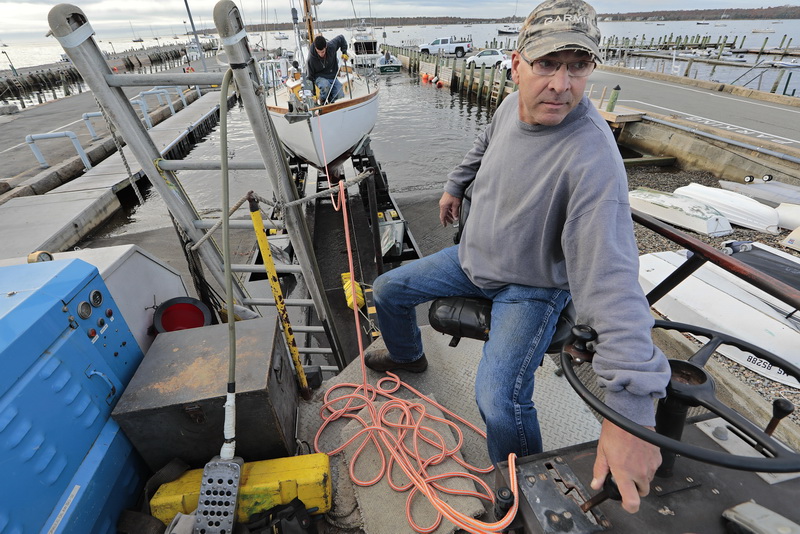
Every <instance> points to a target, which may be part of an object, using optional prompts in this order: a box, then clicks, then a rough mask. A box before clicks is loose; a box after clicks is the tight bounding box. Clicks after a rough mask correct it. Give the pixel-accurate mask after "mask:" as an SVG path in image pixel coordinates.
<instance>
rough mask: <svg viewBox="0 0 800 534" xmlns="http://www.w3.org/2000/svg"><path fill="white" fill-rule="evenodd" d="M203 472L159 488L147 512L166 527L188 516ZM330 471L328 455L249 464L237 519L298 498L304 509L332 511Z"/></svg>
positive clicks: (195, 472)
mask: <svg viewBox="0 0 800 534" xmlns="http://www.w3.org/2000/svg"><path fill="white" fill-rule="evenodd" d="M202 477H203V470H202V469H195V470H192V471H187V472H186V473H184V474H183V475H182V476H181V477H180V478H178V479H177V480H175V481H173V482H169V483H167V484H164V485H162V486H161V487H160V488H159V489H158V491H157V492H156V494H155V495H153V498H152V499H151V500H150V511H151V513H152V514H153V516H154V517H156V518H158V519H159V520H160V521H161V522H162V523H164V524H165V525H169V523H170V522H171V521H172V520H173V519H174V518H175V516H176V515H177V514H178V513H182V514H189V513H191V512H193V511H194V510H195V509H196V508H197V501H198V499H199V497H200V485H201V482H202ZM331 491H332V490H331V469H330V460H329V458H328V455H327V454H307V455H304V456H293V457H290V458H278V459H275V460H263V461H260V462H248V463H246V464H244V469H242V480H241V485H240V487H239V510H238V512H237V516H236V519H237V521H240V522H246V521H247V520H248V518H249V517H250V516H252V515H254V514H256V513H258V512H263V511H264V510H269V509H270V508H272V507H274V506H278V505H279V504H288V503H289V502H290V501H291V500H292V499H294V498H295V497H297V498H298V499H300V500H301V501H303V504H304V505H305V507H306V508H307V509H310V508H314V507H316V508H319V510H317V511H316V512H315V513H325V512H327V511H328V510H330V508H331V502H332V496H331Z"/></svg>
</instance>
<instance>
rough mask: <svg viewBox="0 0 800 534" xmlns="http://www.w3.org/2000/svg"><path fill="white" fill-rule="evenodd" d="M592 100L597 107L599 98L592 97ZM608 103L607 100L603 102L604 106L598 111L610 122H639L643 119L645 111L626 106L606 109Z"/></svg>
mask: <svg viewBox="0 0 800 534" xmlns="http://www.w3.org/2000/svg"><path fill="white" fill-rule="evenodd" d="M591 101H592V103H593V104H594V105H595V107H597V104H598V102H599V99H596V98H592V99H591ZM607 103H608V101H607V100H606V101H605V102H603V107H602V108H598V110H597V111H599V112H600V115H601V116H602V117H603V118H604V119H605V120H606V121H608V122H610V123H614V124H622V123H625V122H638V121H640V120H642V116H643V115H644V112H643V111H639V110H637V109H633V108H629V107H625V106H615V107H614V111H606V110H605V108H606V105H607Z"/></svg>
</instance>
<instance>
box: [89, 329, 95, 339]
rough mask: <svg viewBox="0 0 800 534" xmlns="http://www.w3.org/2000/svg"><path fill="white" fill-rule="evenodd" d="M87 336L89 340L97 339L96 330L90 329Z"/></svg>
mask: <svg viewBox="0 0 800 534" xmlns="http://www.w3.org/2000/svg"><path fill="white" fill-rule="evenodd" d="M88 334H89V337H90V338H95V337H97V330H95V329H94V328H90V329H89V332H88Z"/></svg>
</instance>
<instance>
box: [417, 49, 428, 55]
mask: <svg viewBox="0 0 800 534" xmlns="http://www.w3.org/2000/svg"><path fill="white" fill-rule="evenodd" d="M419 51H420V53H422V54H428V55H430V54H431V53H430V52H429V51H428V49H427V48H420V49H419Z"/></svg>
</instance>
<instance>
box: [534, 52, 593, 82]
mask: <svg viewBox="0 0 800 534" xmlns="http://www.w3.org/2000/svg"><path fill="white" fill-rule="evenodd" d="M519 56H520V57H521V58H522V59H523V61H525V63H527V64H528V65H530V66H531V70H532V71H533V73H534V74H536V75H538V76H555V74H556V72H558V69H560V68H561V65H565V66H566V68H567V75H568V76H569V77H570V78H585V77H586V76H588V75H590V74H591V73H592V71H594V68H595V67H596V66H597V64H596V63H595V62H594V61H589V60H587V59H582V60H580V61H572V62H570V63H565V62H563V61H556V60H555V59H547V58H541V59H534V60H529V59H528V58H526V57H525V56H523V55H522V54H520V55H519Z"/></svg>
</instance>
